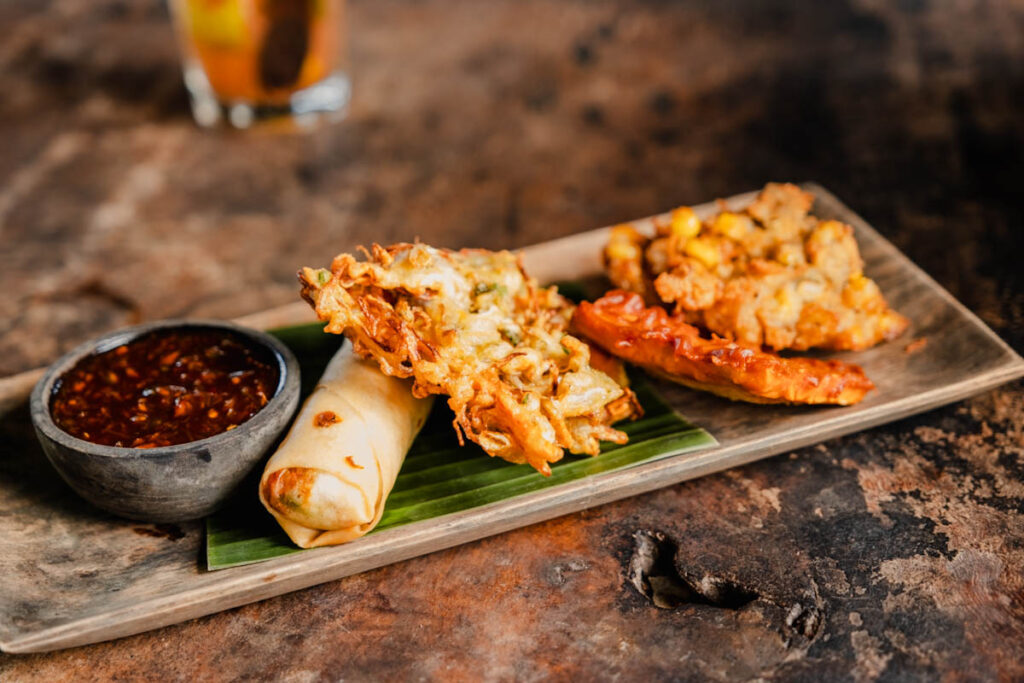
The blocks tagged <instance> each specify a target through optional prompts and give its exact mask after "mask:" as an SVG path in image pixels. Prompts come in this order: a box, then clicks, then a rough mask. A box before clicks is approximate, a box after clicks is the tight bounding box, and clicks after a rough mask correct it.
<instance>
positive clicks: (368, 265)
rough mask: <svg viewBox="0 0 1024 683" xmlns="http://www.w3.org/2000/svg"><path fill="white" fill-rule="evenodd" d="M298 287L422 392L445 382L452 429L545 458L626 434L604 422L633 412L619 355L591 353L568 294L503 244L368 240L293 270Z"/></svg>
mask: <svg viewBox="0 0 1024 683" xmlns="http://www.w3.org/2000/svg"><path fill="white" fill-rule="evenodd" d="M299 280H300V282H301V283H302V296H303V297H304V298H305V299H306V300H307V301H309V302H310V303H311V304H312V305H313V307H314V308H315V309H316V312H317V315H318V316H319V318H320V319H321V320H323V321H326V322H327V326H326V327H325V330H326V331H327V332H331V333H335V334H345V335H346V336H347V337H348V338H349V339H350V340H351V341H352V343H353V347H354V349H355V351H356V352H357V353H359V354H360V355H361V356H363V357H365V358H372V359H374V360H375V361H376V362H377V363H378V364H379V366H380V368H381V370H382V371H383V372H384V373H385V374H388V375H392V376H395V377H409V378H412V379H413V381H414V383H413V388H412V390H413V393H415V394H416V395H418V396H426V395H428V394H447V395H448V397H449V398H448V405H449V406H450V407H451V409H452V411H453V412H454V413H455V422H454V426H455V429H456V431H457V432H458V433H459V438H460V440H461V439H462V438H463V437H466V438H468V439H470V440H472V441H474V442H476V443H478V444H479V445H480V446H481V447H482V448H483V449H484V450H485V451H487V452H488V453H489V454H490V455H493V456H497V457H501V458H504V459H506V460H509V461H511V462H516V463H529V464H530V465H531V466H533V467H534V468H536V469H537V470H539V471H540V472H542V473H544V474H550V472H551V470H550V467H549V463H552V462H555V461H557V460H559V459H561V458H562V455H563V452H564V450H569V451H571V452H573V453H589V454H591V455H597V454H598V453H599V452H600V442H601V441H613V442H615V443H625V442H626V439H627V437H626V434H625V433H623V432H621V431H618V430H616V429H614V428H612V427H611V424H612V423H614V422H616V421H618V420H621V419H625V418H630V417H637V416H639V415H640V414H641V412H642V411H641V410H640V407H639V405H638V404H637V402H636V398H635V396H634V395H633V393H632V392H631V391H630V390H629V389H628V388H626V387H624V386H620V384H619V383H618V382H617V381H616V380H617V379H621V364H617V362H609V363H607V364H604V366H605V367H607V368H608V369H609V371H611V372H616V374H619V375H620V376H619V377H615V378H613V377H610V376H609V375H607V374H605V373H604V372H601V371H600V370H598V369H596V368H595V367H594V366H592V365H591V364H590V348H589V347H588V346H587V345H586V344H584V343H583V342H581V341H580V340H578V339H576V338H574V337H572V336H571V335H569V334H567V329H568V324H569V320H570V318H571V315H572V310H573V308H572V304H571V303H569V301H568V300H566V299H564V298H563V297H561V296H559V295H558V293H557V291H556V290H555V289H554V288H549V289H544V288H540V287H538V286H537V285H536V283H535V282H534V281H533V280H532V279H530V278H529V277H527V276H526V274H525V273H524V272H523V270H522V266H521V264H520V263H519V261H518V259H517V258H516V257H515V256H514V255H513V254H510V253H509V252H488V251H484V250H462V251H459V252H453V251H448V250H444V249H435V248H432V247H429V246H427V245H423V244H396V245H393V246H390V247H387V248H383V247H380V246H379V245H374V246H373V248H372V253H370V255H369V259H368V260H365V261H359V260H357V259H356V258H355V257H354V256H352V255H351V254H341V255H339V256H338V257H336V258H335V259H334V261H333V263H332V265H331V270H330V271H327V270H315V269H312V268H305V269H303V270H302V271H300V273H299Z"/></svg>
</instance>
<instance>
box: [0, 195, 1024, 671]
mask: <svg viewBox="0 0 1024 683" xmlns="http://www.w3.org/2000/svg"><path fill="white" fill-rule="evenodd" d="M807 187H808V189H810V190H811V191H813V192H814V193H815V194H816V195H817V203H816V206H815V213H816V214H817V215H819V216H820V217H822V218H837V219H840V220H843V221H846V222H849V223H851V224H852V225H853V226H854V228H855V231H856V236H857V239H858V242H859V243H860V246H861V253H862V255H863V257H864V260H865V263H866V268H865V269H866V272H867V274H868V275H869V276H871V277H872V278H874V279H875V280H876V281H877V282H878V284H879V285H880V287H881V288H882V291H883V292H884V293H885V294H886V296H887V298H888V299H889V301H890V303H891V304H892V305H893V306H894V308H896V309H897V310H899V311H901V312H902V313H904V314H906V315H907V316H908V317H909V318H910V320H911V321H912V325H911V328H910V330H908V332H907V333H906V334H905V335H904V336H903V337H902V338H900V339H898V340H896V341H894V342H891V343H888V344H883V345H881V346H879V347H876V348H874V349H871V350H869V351H864V352H858V353H847V354H832V355H833V356H835V357H840V358H844V359H848V360H853V361H855V362H857V363H860V364H861V365H863V366H864V368H865V370H866V371H867V373H868V375H869V376H870V377H871V378H872V379H873V380H874V382H875V384H876V386H877V389H876V391H874V392H872V393H871V394H870V395H869V396H868V398H867V399H865V400H864V401H863V402H862V403H861V404H858V405H857V406H853V407H848V408H788V407H779V406H752V405H748V404H741V403H731V402H729V401H726V400H723V399H719V398H716V397H713V396H710V395H706V394H701V393H698V392H693V391H689V390H686V389H683V388H681V387H678V386H675V385H671V384H667V383H659V384H658V386H659V388H660V389H661V390H662V391H663V394H664V395H665V396H666V397H667V398H668V399H669V400H670V402H671V403H672V404H673V406H674V407H676V408H677V409H678V410H679V411H680V412H682V413H683V414H685V415H686V416H687V417H689V418H690V419H692V420H693V421H694V422H696V423H697V424H699V425H701V426H703V427H705V428H706V429H708V430H709V431H711V433H712V434H713V435H714V436H715V437H716V438H717V439H718V440H719V443H720V445H719V446H718V447H717V448H713V449H709V450H706V451H702V452H700V453H696V454H693V455H690V456H680V457H670V458H666V459H664V460H659V461H656V462H652V463H648V464H645V465H641V466H638V467H635V468H632V469H628V470H624V471H619V472H613V473H607V474H603V475H599V476H594V477H591V478H588V479H584V480H580V481H577V482H572V483H570V484H566V485H564V486H560V487H555V488H552V489H547V490H544V491H539V492H537V493H534V494H530V495H527V496H522V497H520V498H516V499H512V500H509V501H503V502H501V503H497V504H494V505H490V506H486V507H483V508H478V509H475V510H470V511H466V512H463V513H459V514H455V515H450V516H447V517H444V518H439V519H435V520H429V521H425V522H420V523H416V524H411V525H408V526H404V527H400V528H396V529H393V530H388V531H384V532H381V533H379V534H374V535H371V536H369V537H366V538H364V539H361V540H359V541H358V542H355V543H352V544H350V545H347V546H341V547H337V548H325V549H320V550H313V551H308V552H303V553H298V554H296V555H291V556H287V557H283V558H279V559H275V560H270V561H268V562H265V563H261V564H257V565H250V566H245V567H238V568H234V569H230V570H224V571H218V572H207V571H204V570H203V569H202V568H201V559H200V550H201V545H202V532H201V526H200V524H199V523H192V524H185V525H180V526H173V527H166V526H159V525H158V526H151V525H144V524H138V523H131V522H125V521H122V520H118V519H115V518H113V517H110V516H108V515H105V514H103V513H101V512H98V511H96V510H93V509H92V508H90V507H89V506H88V505H87V504H86V503H84V502H82V501H80V500H78V499H77V498H76V497H74V495H73V494H71V493H70V491H69V490H68V489H67V488H66V487H65V486H64V484H63V483H62V482H61V481H60V480H59V478H58V477H56V475H55V474H54V473H53V472H52V470H50V469H49V465H48V464H47V463H46V462H45V459H44V458H43V457H42V454H41V452H40V451H39V449H38V447H37V445H36V444H35V443H34V442H32V441H30V440H25V441H24V442H23V443H21V444H19V446H20V448H19V449H18V450H17V455H16V459H15V461H13V462H9V463H6V465H5V469H4V470H3V471H2V473H0V474H2V476H0V572H2V573H3V575H4V576H5V581H4V582H3V583H2V584H0V648H2V649H4V650H5V651H8V652H38V651H47V650H53V649H58V648H64V647H70V646H74V645H81V644H85V643H91V642H97V641H101V640H108V639H111V638H117V637H121V636H125V635H129V634H132V633H138V632H141V631H144V630H148V629H152V628H157V627H159V626H164V625H167V624H172V623H176V622H179V621H183V620H186V619H190V618H194V617H197V616H201V615H204V614H209V613H212V612H216V611H220V610H224V609H227V608H230V607H234V606H238V605H242V604H246V603H249V602H253V601H256V600H261V599H264V598H268V597H271V596H275V595H280V594H282V593H285V592H288V591H293V590H297V589H299V588H303V587H307V586H311V585H314V584H317V583H321V582H324V581H329V580H332V579H336V578H339V577H342V576H346V575H350V574H354V573H358V572H362V571H365V570H368V569H372V568H375V567H380V566H383V565H386V564H391V563H394V562H398V561H401V560H403V559H407V558H410V557H414V556H417V555H421V554H424V553H429V552H433V551H437V550H440V549H443V548H447V547H450V546H453V545H457V544H460V543H465V542H467V541H470V540H474V539H478V538H482V537H485V536H489V535H493V534H497V533H501V532H503V531H507V530H510V529H514V528H517V527H521V526H525V525H528V524H532V523H535V522H538V521H541V520H545V519H550V518H552V517H556V516H559V515H563V514H566V513H569V512H573V511H576V510H581V509H584V508H588V507H592V506H595V505H599V504H601V503H605V502H609V501H612V500H616V499H620V498H623V497H626V496H631V495H635V494H638V493H642V492H645V491H650V490H653V489H656V488H659V487H663V486H667V485H669V484H672V483H676V482H680V481H683V480H686V479H691V478H694V477H699V476H702V475H705V474H709V473H711V472H716V471H719V470H722V469H726V468H730V467H734V466H737V465H741V464H744V463H748V462H751V461H753V460H757V459H759V458H764V457H767V456H769V455H773V454H776V453H780V452H783V451H787V450H791V449H793V448H796V447H799V446H803V445H807V444H812V443H817V442H820V441H823V440H826V439H829V438H832V437H835V436H839V435H842V434H847V433H850V432H853V431H857V430H861V429H865V428H867V427H870V426H873V425H877V424H881V423H884V422H889V421H892V420H895V419H898V418H900V417H903V416H906V415H911V414H914V413H917V412H921V411H924V410H927V409H929V408H932V407H935V406H938V405H942V404H945V403H949V402H952V401H956V400H958V399H961V398H964V397H967V396H970V395H973V394H976V393H978V392H981V391H984V390H986V389H989V388H991V387H994V386H997V385H999V384H1001V383H1003V382H1006V381H1009V380H1011V379H1014V378H1016V377H1020V376H1021V375H1024V361H1022V360H1021V358H1020V357H1019V356H1017V354H1016V353H1014V352H1013V351H1012V350H1011V349H1010V348H1009V347H1008V346H1007V345H1006V344H1005V343H1004V342H1003V341H1002V340H1000V339H999V338H998V337H997V336H996V335H995V334H994V333H993V332H992V331H991V330H989V329H988V328H987V327H986V326H985V325H984V324H983V323H982V322H981V321H980V320H978V318H977V317H976V316H974V315H973V314H972V313H970V312H969V311H968V310H967V309H965V308H964V307H963V306H962V305H960V304H959V303H958V302H957V301H955V300H954V299H953V298H952V297H951V296H950V295H949V294H948V293H947V292H945V291H944V290H943V289H942V288H940V287H939V286H938V285H937V284H936V283H935V282H934V281H933V280H931V278H929V277H928V276H927V275H925V274H924V273H923V272H922V271H921V270H920V269H918V268H917V267H916V266H914V265H913V264H912V263H911V262H910V261H909V260H907V259H906V257H904V256H903V255H902V254H900V253H899V252H898V251H897V250H896V249H895V247H893V246H892V245H891V244H890V243H888V242H887V241H886V240H884V239H883V238H882V237H881V236H880V235H879V234H878V233H877V232H875V231H874V230H873V229H872V228H870V227H869V226H868V225H867V224H865V223H864V222H863V221H862V220H861V219H860V218H858V217H857V216H856V215H855V214H853V213H852V212H851V211H850V210H849V209H847V208H846V207H844V206H843V205H842V204H841V203H840V202H839V201H838V200H837V199H835V198H834V197H833V196H831V195H830V194H829V193H828V192H826V191H825V190H823V189H822V188H820V187H817V186H814V185H808V186H807ZM751 197H752V194H751V193H747V194H744V195H738V196H736V197H733V198H731V199H730V200H729V202H730V203H732V204H733V205H742V204H744V203H746V202H747V201H749V199H750V198H751ZM711 210H713V205H712V204H705V205H702V206H701V207H699V208H698V211H699V212H709V211H711ZM606 231H607V229H602V230H595V231H591V232H587V233H581V234H579V235H573V236H570V237H567V238H563V239H560V240H556V241H553V242H549V243H545V244H540V245H537V246H534V247H530V248H528V249H526V250H524V261H525V263H526V265H527V268H528V270H529V271H530V272H531V274H533V275H535V276H536V277H537V278H538V279H541V280H554V279H571V278H576V277H585V276H587V275H592V274H594V273H595V272H596V271H597V270H599V268H600V262H599V248H600V246H601V244H602V243H603V241H604V237H605V234H606ZM310 317H311V316H310V313H309V311H308V308H307V307H305V305H304V304H297V305H289V306H285V307H282V308H279V309H273V310H270V311H266V312H264V313H261V314H255V315H253V316H248V317H246V318H244V319H243V321H244V322H247V323H248V324H251V325H254V326H263V327H272V326H278V325H285V324H291V323H295V322H304V321H307V320H309V319H310ZM918 338H925V339H927V340H928V341H927V344H926V345H925V346H924V347H923V348H920V349H919V350H916V351H914V352H912V353H911V352H908V350H907V344H908V343H910V341H911V340H913V339H918ZM19 377H21V378H20V379H19ZM31 377H32V375H31V373H29V374H25V375H22V376H16V377H14V378H9V379H8V380H4V383H3V384H0V389H3V390H4V391H6V392H7V397H6V398H7V399H9V400H10V401H16V400H18V399H19V398H23V396H24V391H25V388H24V386H23V385H26V384H30V382H29V380H30V378H31ZM4 398H5V397H4V395H2V394H0V401H2V400H3V399H4ZM12 419H17V418H16V417H15V418H12ZM13 431H14V432H16V433H20V434H24V433H26V431H25V430H23V429H22V430H13ZM0 436H2V435H0Z"/></svg>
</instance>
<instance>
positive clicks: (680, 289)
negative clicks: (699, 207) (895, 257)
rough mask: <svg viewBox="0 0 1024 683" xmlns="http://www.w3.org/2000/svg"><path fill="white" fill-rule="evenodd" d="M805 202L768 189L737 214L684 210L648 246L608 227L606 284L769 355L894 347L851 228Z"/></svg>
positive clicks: (791, 191)
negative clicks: (769, 351) (765, 350)
mask: <svg viewBox="0 0 1024 683" xmlns="http://www.w3.org/2000/svg"><path fill="white" fill-rule="evenodd" d="M813 201H814V197H813V196H812V195H811V194H809V193H807V192H804V191H803V190H801V189H800V188H798V187H796V186H795V185H789V184H776V183H771V184H768V185H767V186H765V188H764V190H762V191H761V193H760V195H758V197H757V199H755V200H754V202H753V203H752V204H750V206H748V207H747V208H745V209H743V210H742V211H738V212H733V211H728V210H726V209H724V208H723V210H722V211H720V212H719V213H718V214H717V215H715V216H713V217H711V218H710V219H708V220H706V221H702V220H701V219H700V218H698V217H697V215H696V214H695V213H694V212H693V210H692V209H690V208H689V207H682V208H679V209H676V210H675V211H673V212H672V213H671V214H670V215H671V218H670V220H669V221H668V222H665V221H660V222H657V223H656V228H657V234H656V235H655V236H654V237H653V238H648V237H645V236H644V235H642V234H641V233H640V232H639V231H637V230H636V229H635V228H634V227H633V226H632V225H629V224H625V225H620V226H617V227H615V228H613V229H612V235H611V238H610V240H609V242H608V245H607V246H606V248H605V252H604V257H605V265H606V269H607V272H608V276H609V278H610V279H611V280H612V282H613V283H614V284H615V285H616V286H617V287H620V288H622V289H627V290H630V291H633V292H637V293H639V294H641V295H643V297H644V299H645V300H646V301H647V302H648V303H656V302H662V303H666V304H671V305H673V307H674V310H675V312H676V313H678V314H680V315H682V316H683V317H684V318H685V319H686V321H687V322H689V323H693V324H695V325H699V326H701V327H703V328H705V329H707V330H710V331H711V332H714V333H715V334H718V335H720V336H722V337H725V338H728V339H735V340H736V341H739V342H742V343H745V344H755V345H758V346H761V345H763V346H768V347H771V348H773V349H775V350H782V349H794V350H805V349H810V348H825V349H835V350H860V349H866V348H869V347H871V346H874V345H875V344H877V343H878V342H880V341H883V340H888V339H893V338H894V337H897V336H898V335H900V334H901V333H902V332H903V331H904V330H905V329H906V327H907V319H906V318H904V317H903V316H902V315H900V314H899V313H896V312H895V311H893V310H892V309H890V308H889V306H888V304H887V303H886V301H885V298H884V297H883V296H882V293H881V292H880V291H879V289H878V285H876V284H875V282H874V281H872V280H871V279H869V278H868V277H866V276H865V275H864V271H863V262H862V261H861V257H860V252H859V250H858V248H857V243H856V241H855V240H854V238H853V229H852V228H851V227H850V226H849V225H846V224H844V223H840V222H839V221H834V220H825V221H819V220H818V219H817V218H815V217H814V216H812V215H810V213H809V212H810V209H811V205H812V203H813Z"/></svg>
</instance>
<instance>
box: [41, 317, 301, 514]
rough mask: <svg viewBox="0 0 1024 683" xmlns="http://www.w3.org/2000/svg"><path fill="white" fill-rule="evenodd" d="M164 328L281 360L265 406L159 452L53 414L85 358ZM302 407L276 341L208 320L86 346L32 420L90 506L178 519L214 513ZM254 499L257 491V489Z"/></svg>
mask: <svg viewBox="0 0 1024 683" xmlns="http://www.w3.org/2000/svg"><path fill="white" fill-rule="evenodd" d="M167 328H189V329H196V328H200V329H203V328H206V329H210V328H214V329H222V330H228V331H230V332H232V333H234V334H235V335H238V336H239V337H241V338H243V339H245V340H246V341H248V342H249V343H250V344H251V345H253V346H255V347H263V348H265V349H267V350H268V351H270V352H271V353H272V354H273V357H274V358H275V359H276V360H277V366H278V378H279V379H278V383H277V390H276V391H275V392H274V396H273V398H271V399H270V401H268V402H267V405H265V406H263V408H262V409H261V410H260V411H259V412H258V413H256V414H255V415H253V416H252V417H251V418H249V419H248V420H247V421H245V422H243V423H242V424H240V425H238V427H236V428H235V429H232V430H230V431H227V432H222V433H220V434H217V435H215V436H211V437H209V438H206V439H201V440H199V441H192V442H190V443H183V444H179V445H176V446H163V447H160V448H149V449H143V448H121V447H119V446H104V445H100V444H95V443H91V442H89V441H84V440H82V439H79V438H76V437H74V436H71V435H70V434H68V433H67V432H65V431H64V430H62V429H60V428H59V427H58V426H57V425H56V424H55V423H54V421H53V419H52V417H51V416H50V398H51V396H52V395H53V390H54V384H55V382H56V381H57V380H58V379H59V378H60V377H61V375H63V374H64V373H65V372H67V371H68V370H70V369H71V368H72V367H73V366H74V365H75V363H77V362H78V361H79V360H80V359H82V358H84V357H85V356H88V355H89V354H92V353H102V352H104V351H109V350H110V349H113V348H116V347H117V346H120V345H121V344H125V343H127V342H129V341H131V340H133V339H135V338H137V337H139V336H141V335H143V334H146V333H148V332H151V331H153V330H157V329H167ZM298 403H299V365H298V363H297V362H296V360H295V356H293V355H292V353H291V351H289V350H288V348H287V347H286V346H285V345H284V344H282V343H281V342H280V341H278V340H277V339H275V338H274V337H272V336H270V335H269V334H266V333H264V332H258V331H256V330H252V329H249V328H246V327H242V326H240V325H235V324H232V323H225V322H220V321H209V320H164V321H160V322H153V323H148V324H145V325H138V326H136V327H130V328H127V329H124V330H119V331H117V332H113V333H111V334H108V335H106V336H104V337H100V338H99V339H95V340H93V341H90V342H87V343H85V344H82V345H81V346H79V347H78V348H76V349H74V350H73V351H71V352H70V353H68V354H67V355H65V356H64V357H63V358H61V359H60V360H58V361H57V362H56V363H54V364H53V365H52V366H50V368H49V369H48V370H47V371H46V374H45V375H44V376H43V378H42V379H41V380H39V383H38V384H37V385H36V386H35V389H34V390H33V391H32V398H31V399H30V407H31V411H32V423H33V425H34V426H35V429H36V435H37V436H38V437H39V442H40V443H41V444H42V446H43V451H44V452H45V453H46V457H47V458H49V460H50V463H52V464H53V466H54V468H56V470H57V472H58V473H60V476H61V477H63V478H64V481H66V482H67V483H68V484H69V485H70V486H71V488H73V489H74V490H75V492H76V493H78V494H79V495H80V496H82V497H83V498H85V499H86V500H87V501H89V502H90V503H92V504H93V505H95V506H97V507H99V508H102V509H104V510H107V511H109V512H113V513H114V514H116V515H120V516H121V517H127V518H129V519H137V520H143V521H147V522H180V521H184V520H188V519H196V518H199V517H203V516H204V515H207V514H209V513H210V512H212V511H213V510H215V509H216V508H217V507H218V505H220V504H221V503H222V502H223V501H224V500H225V498H227V497H228V496H229V495H230V494H231V492H232V491H233V490H234V489H235V487H236V486H237V485H238V484H239V482H241V481H242V479H243V478H244V477H245V475H246V474H247V473H248V472H249V471H250V470H251V469H252V468H253V467H255V466H256V465H257V463H259V462H260V459H261V458H262V456H263V454H264V453H266V451H267V450H268V449H269V448H270V447H271V446H272V445H273V443H274V440H275V439H276V438H277V436H278V435H279V434H280V433H281V432H282V431H283V430H284V428H285V427H286V426H287V425H288V423H289V421H290V420H291V418H292V414H293V413H294V412H295V408H296V407H297V406H298ZM253 495H254V496H255V495H256V492H255V491H254V492H253Z"/></svg>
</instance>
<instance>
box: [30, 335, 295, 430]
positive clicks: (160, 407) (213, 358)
mask: <svg viewBox="0 0 1024 683" xmlns="http://www.w3.org/2000/svg"><path fill="white" fill-rule="evenodd" d="M277 383H278V367H277V363H276V361H275V360H274V357H273V355H272V354H271V353H270V352H269V351H267V350H266V349H263V348H261V347H257V348H253V347H251V346H248V345H247V344H246V343H245V341H244V339H243V338H241V337H239V336H237V335H234V334H231V333H229V332H224V331H223V330H213V329H204V328H195V329H188V328H186V329H181V330H178V329H173V330H156V331H154V332H150V333H149V334H146V335H143V336H141V337H139V338H137V339H134V340H132V341H130V342H129V343H127V344H124V345H122V346H118V347H117V348H115V349H111V350H110V351H106V352H104V353H98V354H93V355H91V356H87V357H86V358H83V359H82V360H80V361H79V362H78V363H77V364H76V365H75V366H74V367H73V368H71V370H69V371H68V372H66V373H65V374H64V375H63V376H62V377H61V378H60V379H59V380H58V383H57V385H56V386H55V388H54V392H53V397H52V400H51V402H50V413H51V415H52V416H53V421H54V422H55V423H56V424H57V426H58V427H60V428H61V429H63V430H64V431H65V432H67V433H68V434H71V435H72V436H76V437H78V438H79V439H84V440H86V441H91V442H92V443H98V444H104V445H107V446H123V447H127V448H155V447H157V446H173V445H175V444H180V443H188V442H189V441H198V440H199V439H205V438H207V437H209V436H213V435H215V434H220V433H221V432H225V431H227V430H230V429H234V428H235V427H237V426H238V425H240V424H242V423H243V422H245V421H246V420H248V419H249V418H251V417H252V416H253V415H255V414H256V413H258V412H259V411H260V409H261V408H262V407H263V406H265V405H266V404H267V402H268V401H269V400H270V399H271V398H272V397H273V395H274V391H275V389H276V388H277Z"/></svg>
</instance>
